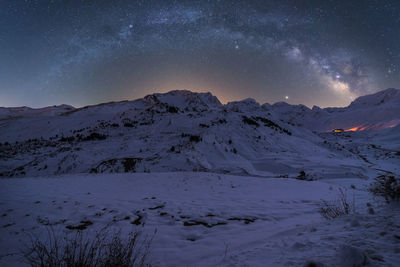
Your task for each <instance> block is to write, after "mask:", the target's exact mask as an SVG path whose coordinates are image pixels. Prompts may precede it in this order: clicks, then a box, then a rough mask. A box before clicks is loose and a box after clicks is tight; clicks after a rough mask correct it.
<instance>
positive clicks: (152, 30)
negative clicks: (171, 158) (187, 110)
mask: <svg viewBox="0 0 400 267" xmlns="http://www.w3.org/2000/svg"><path fill="white" fill-rule="evenodd" d="M398 14H400V3H399V2H397V1H375V0H371V1H222V0H221V1H148V0H146V1H83V0H81V1H78V0H76V1H65V0H53V1H45V0H42V1H34V0H32V1H29V0H26V1H21V0H15V1H11V0H5V1H1V2H0V59H1V60H0V106H21V105H28V106H45V105H53V104H61V103H66V104H71V105H74V106H83V105H88V104H96V103H100V102H107V101H115V100H123V99H134V98H138V97H143V96H144V95H146V94H149V93H153V92H166V91H169V90H175V89H188V90H193V91H210V92H212V93H213V94H214V95H216V96H217V97H218V98H219V99H220V100H221V101H223V102H226V101H231V100H239V99H243V98H247V97H252V98H255V99H256V100H257V101H259V102H261V103H264V102H269V103H273V102H277V101H287V102H289V103H292V104H299V103H302V104H306V105H308V106H310V107H311V106H312V105H319V106H323V107H325V106H344V105H348V104H349V103H350V102H351V101H352V100H353V99H354V98H355V97H357V96H359V95H363V94H366V93H372V92H376V91H378V90H382V89H386V88H388V87H399V86H398V85H399V82H400V69H399V64H400V48H399V46H398V42H399V41H400V40H399V39H400V16H398Z"/></svg>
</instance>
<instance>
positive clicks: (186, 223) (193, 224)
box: [183, 220, 227, 228]
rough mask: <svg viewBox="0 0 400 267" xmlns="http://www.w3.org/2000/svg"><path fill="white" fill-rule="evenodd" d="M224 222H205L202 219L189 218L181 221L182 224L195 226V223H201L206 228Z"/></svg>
mask: <svg viewBox="0 0 400 267" xmlns="http://www.w3.org/2000/svg"><path fill="white" fill-rule="evenodd" d="M226 224H227V223H226V222H216V223H207V222H204V221H196V220H190V221H185V222H183V226H196V225H203V226H205V227H207V228H212V227H215V226H218V225H226Z"/></svg>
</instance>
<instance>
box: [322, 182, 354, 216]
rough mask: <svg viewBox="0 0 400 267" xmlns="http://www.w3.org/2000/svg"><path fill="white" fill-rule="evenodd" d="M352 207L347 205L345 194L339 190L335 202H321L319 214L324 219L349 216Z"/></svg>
mask: <svg viewBox="0 0 400 267" xmlns="http://www.w3.org/2000/svg"><path fill="white" fill-rule="evenodd" d="M352 206H354V205H350V204H349V202H348V200H347V196H346V193H345V192H344V191H343V189H342V188H339V196H338V198H337V199H336V200H334V201H330V202H328V201H326V200H321V203H320V207H319V213H320V214H321V215H322V216H323V217H324V218H326V219H334V218H336V217H339V216H343V215H347V214H350V212H351V207H352Z"/></svg>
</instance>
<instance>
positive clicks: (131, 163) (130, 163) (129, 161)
mask: <svg viewBox="0 0 400 267" xmlns="http://www.w3.org/2000/svg"><path fill="white" fill-rule="evenodd" d="M136 162H137V159H136V158H125V159H124V160H123V161H122V165H124V168H125V172H131V171H135V166H136Z"/></svg>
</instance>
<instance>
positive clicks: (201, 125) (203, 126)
mask: <svg viewBox="0 0 400 267" xmlns="http://www.w3.org/2000/svg"><path fill="white" fill-rule="evenodd" d="M199 127H201V128H210V125H208V124H204V123H200V124H199Z"/></svg>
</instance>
